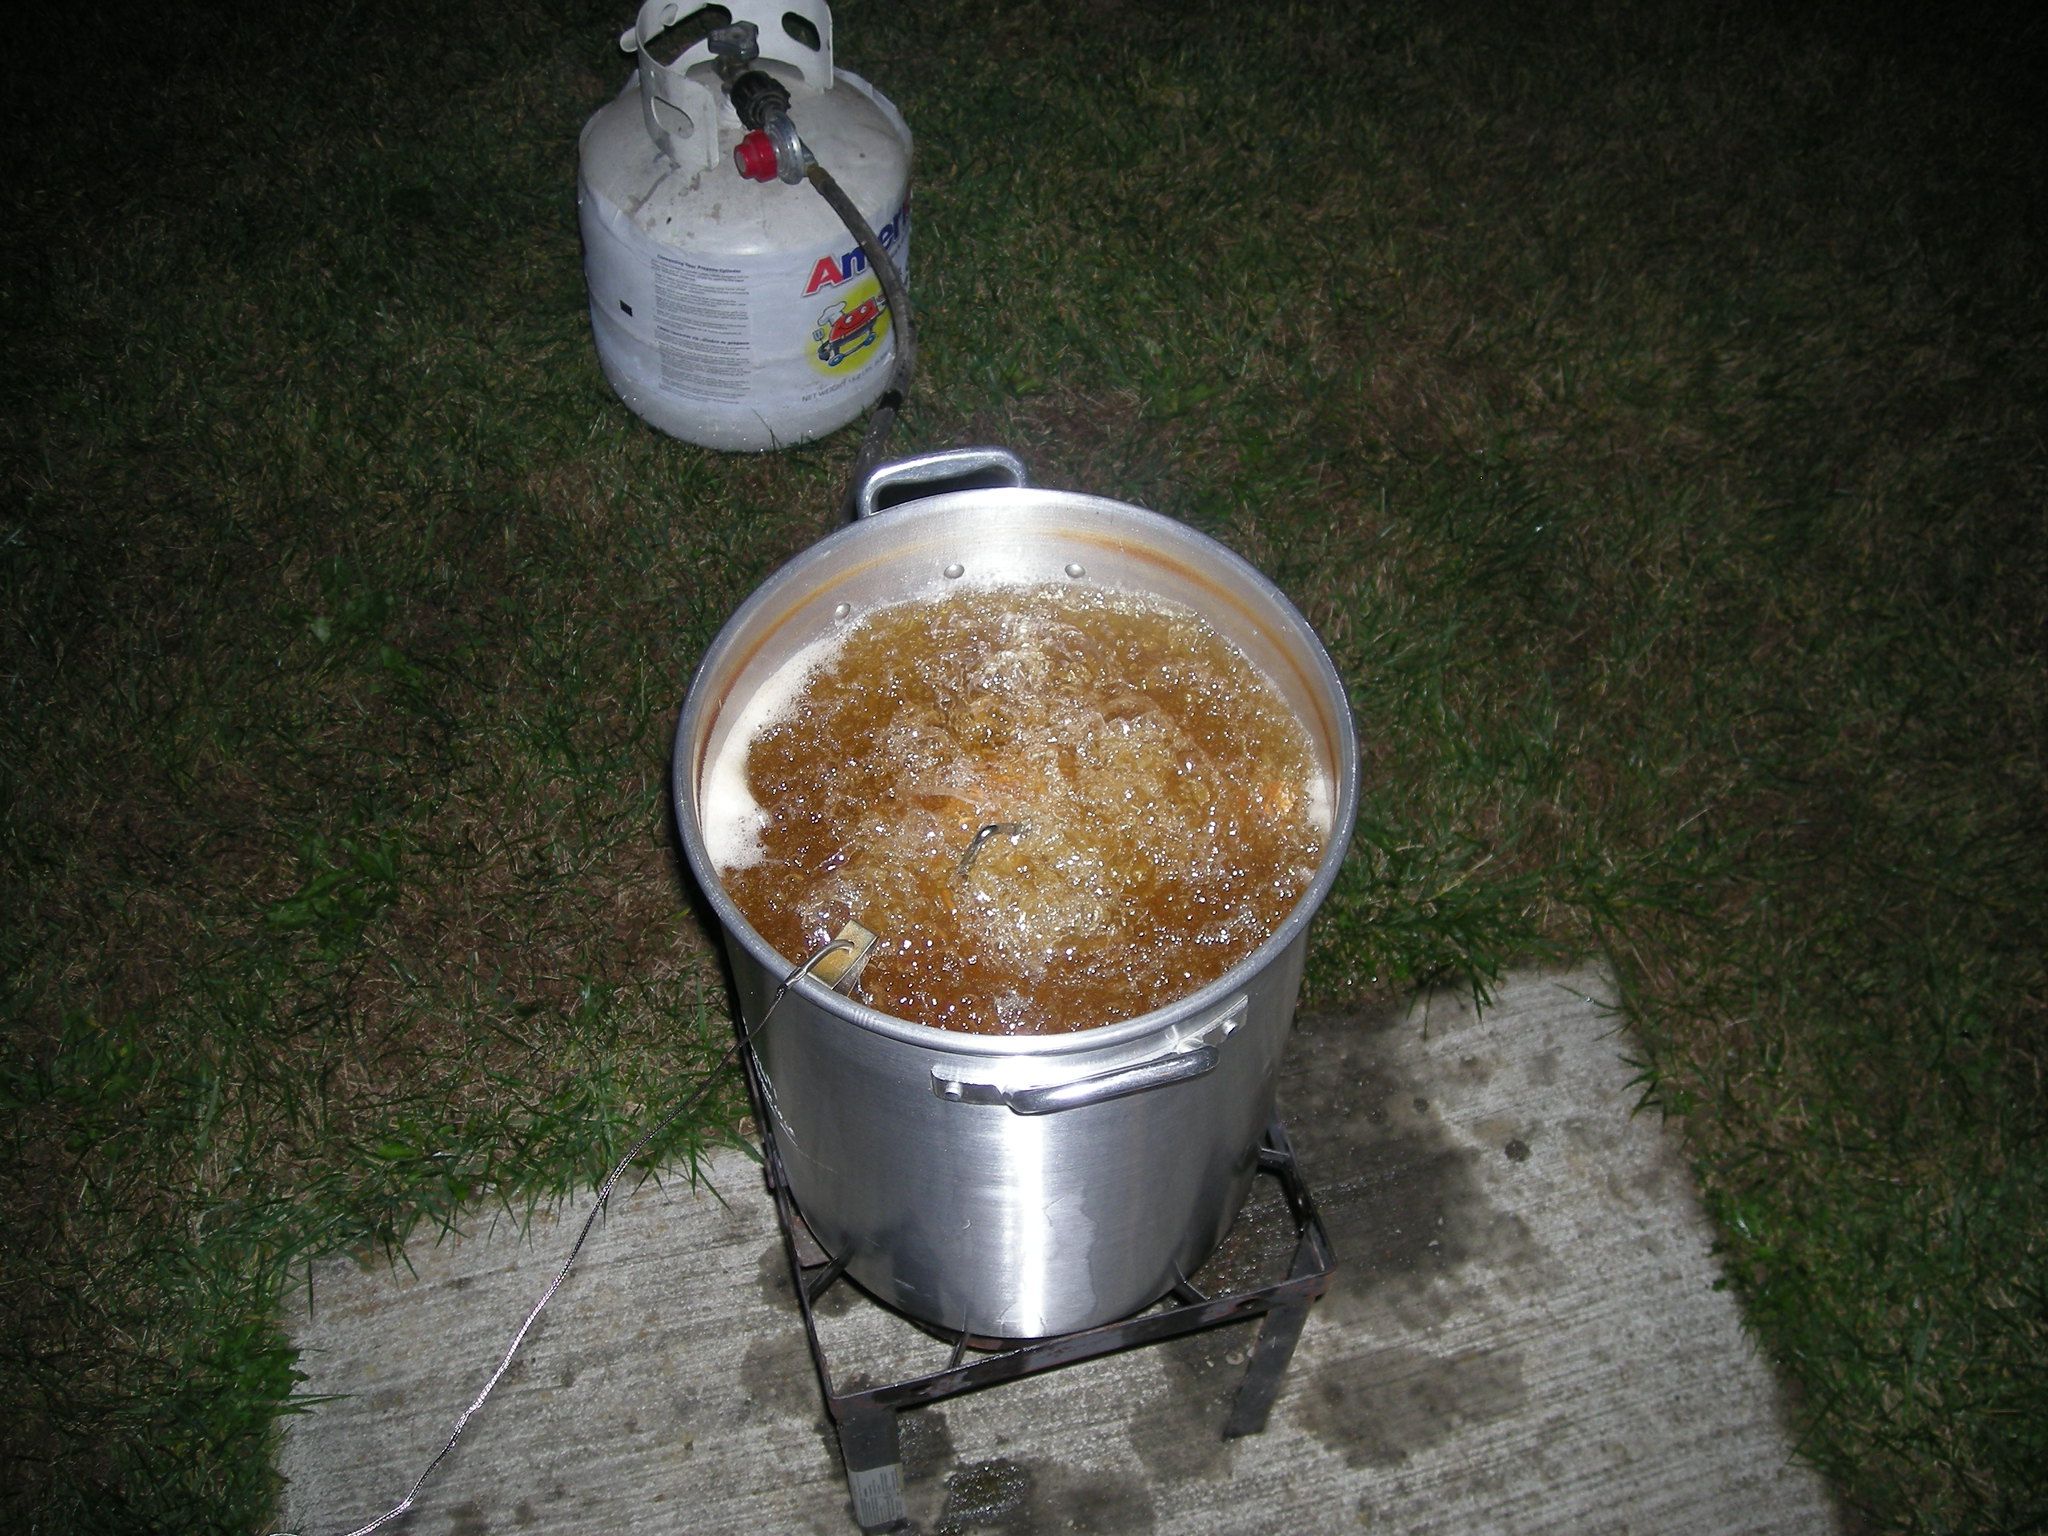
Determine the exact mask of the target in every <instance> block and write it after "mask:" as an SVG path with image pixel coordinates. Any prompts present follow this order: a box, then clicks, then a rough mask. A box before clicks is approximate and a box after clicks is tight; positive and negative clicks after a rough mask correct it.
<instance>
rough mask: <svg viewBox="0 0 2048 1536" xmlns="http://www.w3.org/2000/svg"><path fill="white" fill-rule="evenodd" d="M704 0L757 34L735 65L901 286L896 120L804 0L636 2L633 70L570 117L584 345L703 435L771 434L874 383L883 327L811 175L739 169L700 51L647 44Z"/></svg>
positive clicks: (731, 129) (706, 439)
mask: <svg viewBox="0 0 2048 1536" xmlns="http://www.w3.org/2000/svg"><path fill="white" fill-rule="evenodd" d="M705 10H710V11H712V12H713V13H714V15H717V14H718V13H720V12H723V13H726V14H728V15H729V16H730V18H731V21H732V23H744V22H752V23H753V24H754V25H755V27H756V28H757V29H758V46H759V48H760V56H759V58H758V59H757V60H755V61H754V62H753V64H752V65H751V66H750V67H751V68H753V69H757V70H762V71H765V72H766V73H768V74H771V75H773V76H774V77H775V78H776V79H777V80H778V81H780V82H781V83H782V84H783V85H784V86H785V87H786V88H787V89H788V91H789V96H790V106H789V117H790V120H791V121H792V122H793V123H794V124H795V126H796V129H797V131H798V132H800V133H801V134H802V136H803V141H804V143H805V144H806V145H807V146H808V147H809V148H810V150H811V152H812V154H814V155H815V156H816V157H817V160H818V162H819V164H821V165H822V166H823V167H824V168H825V169H826V170H827V171H829V172H831V174H832V176H833V177H834V178H835V179H836V180H837V181H838V182H839V184H840V186H841V187H843V188H844V189H845V191H846V193H847V195H848V196H849V197H851V198H852V199H853V201H854V203H855V205H856V206H857V207H858V208H859V209H860V211H861V213H862V215H863V216H864V217H865V218H866V219H867V221H868V223H869V224H870V225H871V226H872V227H873V229H874V230H875V233H876V235H877V236H878V237H879V239H880V241H881V244H882V246H883V248H884V249H885V250H887V251H888V253H889V254H890V256H891V257H892V258H893V259H894V261H895V263H896V266H897V269H898V270H899V271H900V272H903V273H904V274H905V276H906V282H907V280H908V271H909V255H910V129H909V127H908V125H906V124H905V123H904V121H903V116H902V114H901V113H899V112H898V111H897V110H896V109H895V107H893V106H891V105H890V104H889V102H888V101H887V100H886V99H885V98H884V97H883V96H882V95H881V93H880V92H878V91H876V90H875V89H874V87H872V86H871V85H869V84H868V83H867V82H866V81H865V80H862V79H860V78H859V77H858V76H855V75H852V74H849V73H847V72H846V71H845V70H841V69H835V68H834V67H833V64H832V13H831V11H830V9H829V8H827V7H826V6H825V5H824V4H822V3H820V0H776V3H774V4H772V5H753V4H749V3H748V0H728V3H726V4H724V5H720V6H700V5H695V4H693V3H692V0H647V3H646V4H644V5H642V6H641V7H640V15H639V19H638V20H637V21H636V22H635V24H634V25H633V26H632V27H629V28H628V29H627V30H626V32H625V33H624V34H623V35H622V36H621V37H620V38H619V46H620V48H622V49H624V50H625V51H626V52H628V53H632V54H635V55H637V56H638V60H639V64H638V68H637V69H636V71H635V73H634V78H633V79H631V80H629V81H628V82H627V83H626V88H625V89H624V90H623V91H621V92H620V93H619V95H618V97H617V98H616V99H615V100H614V101H612V102H611V103H610V104H609V105H607V106H605V107H602V108H600V109H599V110H598V112H597V113H596V115H595V116H593V117H592V118H591V119H590V121H589V122H588V123H586V124H585V125H584V127H583V138H582V152H581V164H580V167H579V171H578V175H577V186H576V203H577V212H578V216H579V218H580V220H581V222H582V226H583V271H584V276H585V279H586V280H587V281H588V283H589V285H590V325H591V330H592V331H593V332H594V333H595V336H596V340H597V357H598V362H599V364H600V365H601V366H602V367H603V369H604V376H605V378H606V379H607V380H609V381H610V383H611V386H612V388H613V389H615V390H617V391H618V392H619V397H620V398H621V399H623V400H624V401H625V402H626V404H627V405H629V406H631V407H632V408H633V409H634V410H635V411H637V412H638V413H639V414H640V415H641V416H643V417H645V418H646V419H647V420H648V421H650V422H652V423H653V424H654V425H655V426H657V427H659V428H660V429H661V430H662V431H664V432H667V433H670V434H671V435H673V436H675V437H679V438H682V439H683V440H684V441H686V442H692V443H700V444H702V445H703V446H705V447H707V448H721V449H744V450H758V449H763V448H777V447H785V446H787V445H789V444H791V443H800V442H804V441H805V440H807V439H809V438H813V437H819V436H822V435H823V434H825V433H827V432H831V431H833V430H835V429H837V428H839V427H842V426H844V425H845V424H846V423H847V422H849V421H851V420H853V418H854V417H856V416H858V415H859V414H860V413H861V412H862V411H864V410H866V409H867V408H868V407H869V406H870V405H872V404H873V403H874V402H875V399H876V398H877V397H878V396H879V395H880V394H881V393H882V391H883V389H884V388H886V387H887V385H888V382H889V375H890V371H891V368H892V367H893V365H894V362H895V357H896V343H895V337H894V335H893V333H892V329H891V326H890V323H889V311H888V304H887V301H886V299H885V298H884V297H883V294H882V288H881V284H880V282H879V281H878V280H877V279H876V277H875V274H874V273H872V272H871V271H869V270H868V262H867V258H866V256H865V255H863V254H862V252H861V249H860V247H859V245H858V244H856V243H855V241H854V238H853V236H852V235H851V234H849V233H848V232H847V228H846V226H845V224H843V223H842V222H841V221H840V219H839V216H838V215H837V214H835V213H834V212H833V211H832V208H831V205H830V204H828V203H827V202H826V201H825V199H824V198H822V197H820V196H819V195H818V193H817V192H816V191H815V190H814V189H813V188H811V187H809V186H788V185H784V184H783V183H781V182H779V181H773V180H770V181H767V182H761V181H750V180H748V179H746V178H745V177H743V176H742V175H741V174H740V173H739V171H738V169H737V168H736V167H735V165H734V163H733V149H734V146H735V145H737V144H738V143H739V141H740V139H741V138H742V137H743V135H744V134H745V129H744V128H743V127H742V126H741V124H740V120H739V117H738V115H737V114H736V113H735V112H734V110H733V106H732V103H731V102H730V101H729V100H727V98H726V94H725V91H724V89H723V87H722V85H721V82H720V78H719V74H718V69H717V64H716V61H715V58H714V55H713V53H712V51H711V49H710V47H709V46H708V44H707V43H706V42H705V41H703V40H699V41H697V42H695V43H692V44H691V45H690V46H689V47H688V48H687V49H685V50H684V51H683V52H682V53H681V54H679V55H677V56H676V58H675V59H674V61H673V62H672V63H669V64H663V63H661V62H660V61H659V60H658V59H656V58H655V57H654V55H653V54H652V53H651V52H650V50H649V44H651V43H653V42H654V40H655V39H656V38H657V37H659V36H660V35H661V33H663V32H664V31H666V30H667V29H668V28H670V27H672V26H674V25H675V24H676V23H677V22H679V21H682V22H687V21H689V20H690V19H691V17H692V16H693V15H695V14H696V13H698V12H701V11H705Z"/></svg>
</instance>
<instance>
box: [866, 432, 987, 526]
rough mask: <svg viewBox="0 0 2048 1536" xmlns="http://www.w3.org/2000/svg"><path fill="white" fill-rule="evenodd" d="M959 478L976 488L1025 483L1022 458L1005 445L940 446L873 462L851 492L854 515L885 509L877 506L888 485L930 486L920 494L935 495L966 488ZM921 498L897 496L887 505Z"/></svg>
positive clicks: (871, 515) (871, 514) (871, 513)
mask: <svg viewBox="0 0 2048 1536" xmlns="http://www.w3.org/2000/svg"><path fill="white" fill-rule="evenodd" d="M962 481H971V482H972V488H973V489H976V490H981V489H985V488H987V487H988V486H989V485H990V484H991V483H992V482H993V483H998V484H1003V485H1010V486H1021V485H1024V484H1025V483H1026V479H1025V475H1024V461H1023V460H1022V459H1020V458H1018V457H1017V455H1016V454H1014V453H1012V452H1010V450H1009V449H1007V448H942V449H940V450H939V451H938V452H937V453H920V454H918V455H916V456H915V457H914V458H908V459H895V460H892V461H891V462H889V463H887V464H877V465H876V466H875V467H874V469H873V470H872V471H870V472H869V474H868V477H867V479H865V480H863V481H862V482H861V483H860V489H859V490H858V491H856V492H855V493H854V511H855V515H856V516H857V517H873V516H874V515H875V514H876V513H877V512H880V511H883V510H885V509H884V508H883V507H882V506H881V505H880V502H881V498H882V493H883V492H884V491H886V490H888V489H889V488H890V487H892V486H914V485H923V486H930V487H932V489H931V490H929V491H926V492H924V493H923V495H936V494H938V492H939V491H941V490H948V489H950V490H963V489H968V488H969V487H967V486H963V485H962V484H961V482H962ZM921 499H922V497H921V496H898V497H895V498H893V500H892V502H891V505H900V504H901V503H903V502H906V501H918V500H921Z"/></svg>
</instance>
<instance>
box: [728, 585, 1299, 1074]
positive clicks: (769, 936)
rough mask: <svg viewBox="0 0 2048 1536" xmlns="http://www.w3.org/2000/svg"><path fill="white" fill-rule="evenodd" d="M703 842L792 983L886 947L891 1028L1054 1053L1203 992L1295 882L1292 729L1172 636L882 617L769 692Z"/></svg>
mask: <svg viewBox="0 0 2048 1536" xmlns="http://www.w3.org/2000/svg"><path fill="white" fill-rule="evenodd" d="M703 820H704V824H705V834H706V841H707V844H708V845H709V847H710V851H711V855H712V861H713V863H714V864H715V865H716V866H717V868H718V870H719V876H720V879H721V881H722V882H723V884H724V886H725V888H726V890H727V892H728V893H729V894H730V895H731V897H732V899H733V900H734V901H735V902H736V903H737V904H738V905H739V908H740V910H741V911H742V912H744V913H745V914H746V917H747V920H748V922H750V923H752V924H753V926H754V928H755V929H756V930H757V931H758V932H759V933H760V934H761V936H762V937H763V938H764V939H766V940H767V941H768V942H769V943H770V944H772V945H773V946H774V947H775V949H776V950H777V952H778V953H780V954H783V955H787V956H792V957H796V956H802V955H807V954H810V953H811V952H812V951H814V950H816V949H817V948H818V947H819V946H820V945H822V944H824V943H825V942H826V940H827V939H829V938H830V937H831V936H832V935H833V934H835V933H837V932H838V931H839V929H840V928H841V926H842V925H844V924H845V923H846V922H848V921H849V920H851V921H854V922H858V923H860V924H861V925H862V926H863V927H866V928H869V929H871V930H873V931H874V932H875V933H877V934H879V935H880V942H879V943H878V944H877V946H876V948H875V950H874V952H873V954H872V955H871V956H870V957H869V960H868V962H867V967H866V969H865V970H864V971H863V973H862V975H861V983H860V985H861V996H862V999H863V1000H864V1001H866V1002H867V1003H869V1004H870V1005H871V1006H873V1007H876V1008H879V1009H881V1010H882V1011H883V1012H885V1013H889V1014H893V1015H894V1016H896V1017H898V1018H903V1019H909V1020H913V1021H915V1022H918V1023H922V1024H929V1025H935V1026H938V1027H940V1028H945V1029H957V1030H966V1031H972V1032H975V1033H981V1034H1050V1033H1059V1032H1063V1031H1068V1030H1075V1029H1085V1028H1089V1027H1092V1026H1095V1025H1099V1024H1106V1023H1110V1022H1113V1021H1115V1020H1117V1019H1123V1018H1130V1017H1134V1016H1135V1015H1137V1014H1140V1013H1144V1012H1147V1011H1149V1010H1151V1009H1153V1008H1157V1007H1161V1006H1163V1005H1165V1004H1167V1003H1170V1002H1172V1001H1174V1000H1175V999H1176V998H1179V997H1183V996H1186V995H1187V994H1188V993H1190V992H1192V991H1194V990H1195V989H1196V988H1198V987H1200V986H1202V985H1204V984H1205V983H1207V982H1209V981H1213V980H1214V979H1215V978H1216V977H1218V976H1220V975H1222V974H1223V973H1224V972H1225V971H1226V970H1228V969H1229V968H1230V967H1231V966H1232V965H1234V964H1235V963H1236V962H1237V961H1239V960H1241V959H1243V958H1244V957H1245V956H1246V955H1248V954H1250V953H1251V951H1252V950H1254V949H1255V948H1257V947H1258V945H1259V944H1260V943H1261V942H1262V941H1263V940H1264V939H1265V938H1266V937H1267V936H1268V935H1269V934H1271V933H1272V932H1273V930H1274V929H1275V928H1277V927H1278V926H1279V924H1280V923H1281V921H1282V920H1283V919H1284V918H1285V917H1286V915H1287V913H1288V912H1289V911H1290V910H1291V909H1292V908H1293V906H1294V904H1295V903H1296V902H1297V901H1298V900H1299V899H1300V897H1301V894H1302V892H1303V891H1305V890H1306V889H1307V888H1308V885H1309V883H1310V881H1311V880H1312V879H1313V878H1314V875H1315V868H1316V864H1317V862H1318V860H1320V858H1321V857H1322V851H1323V847H1324V844H1325V843H1326V841H1327V839H1328V837H1329V833H1330V826H1329V821H1330V812H1329V792H1328V786H1327V783H1326V782H1325V781H1324V779H1323V777H1322V775H1321V773H1320V771H1319V770H1318V768H1317V766H1316V760H1315V754H1314V752H1313V750H1312V748H1311V745H1310V743H1309V739H1308V733H1307V732H1306V730H1305V729H1304V728H1303V726H1302V724H1301V722H1300V720H1299V719H1298V718H1297V717H1296V716H1295V714H1294V712H1293V711H1292V710H1291V709H1289V708H1288V706H1287V705H1286V703H1285V702H1284V701H1283V700H1282V699H1281V698H1280V695H1279V694H1278V692H1277V691H1276V690H1275V689H1274V687H1273V685H1272V684H1271V683H1270V682H1269V681H1268V680H1267V679H1266V678H1265V677H1264V676H1263V675H1262V674H1261V673H1260V672H1259V671H1258V670H1257V668H1255V667H1254V666H1253V665H1252V664H1251V662H1250V661H1249V660H1247V659H1246V658H1245V656H1244V655H1243V654H1242V653H1241V652H1239V651H1238V650H1237V649H1236V648H1235V647H1234V646H1232V645H1231V644H1230V643H1229V642H1228V641H1227V640H1225V639H1224V638H1223V637H1222V636H1221V635H1219V634H1218V633H1217V632H1216V631H1215V630H1214V629H1213V628H1211V627H1210V625H1209V624H1208V623H1207V621H1206V620H1204V619H1203V618H1201V617H1200V616H1199V615H1198V614H1196V613H1194V612H1193V611H1192V610H1190V609H1187V608H1184V607H1181V606H1179V605H1176V604H1172V603H1168V602H1165V601H1163V600H1161V599H1158V598H1153V597H1149V596H1142V597H1141V596H1134V595H1131V594H1124V593H1115V592H1108V591H1104V590H1101V589H1096V588H1070V587H1057V586H1042V587H1000V588H987V589H981V590H971V591H965V592H954V593H949V594H947V595H946V596H944V597H940V598H934V599H917V600H912V601H908V602H903V603H898V604H893V605H891V606H888V607H884V608H879V609H876V610H874V611H873V612H871V613H869V614H867V615H865V616H864V617H863V618H861V619H860V620H858V621H856V622H855V623H853V624H851V625H849V626H848V628H847V631H846V632H845V635H844V638H843V641H842V642H841V643H839V644H838V645H837V646H836V648H835V647H831V646H824V647H813V648H811V649H810V650H807V651H806V652H804V653H801V654H800V655H798V656H797V657H794V658H792V659H791V661H790V662H789V663H788V664H786V665H785V667H784V669H783V671H782V672H781V673H780V674H779V675H778V676H777V678H776V679H774V680H773V681H771V682H770V684H769V685H768V687H767V688H766V689H764V690H763V692H762V694H761V695H760V696H759V697H758V698H757V699H756V700H755V701H754V702H753V704H752V705H751V706H750V713H749V715H748V717H746V718H744V719H743V720H742V721H741V723H740V726H739V727H738V728H736V729H735V731H734V732H733V737H732V739H731V740H730V741H729V742H728V744H727V746H726V749H725V751H724V753H722V754H721V760H720V761H719V762H717V763H714V764H712V765H711V771H710V772H709V773H708V774H707V775H706V781H705V795H704V817H703Z"/></svg>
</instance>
